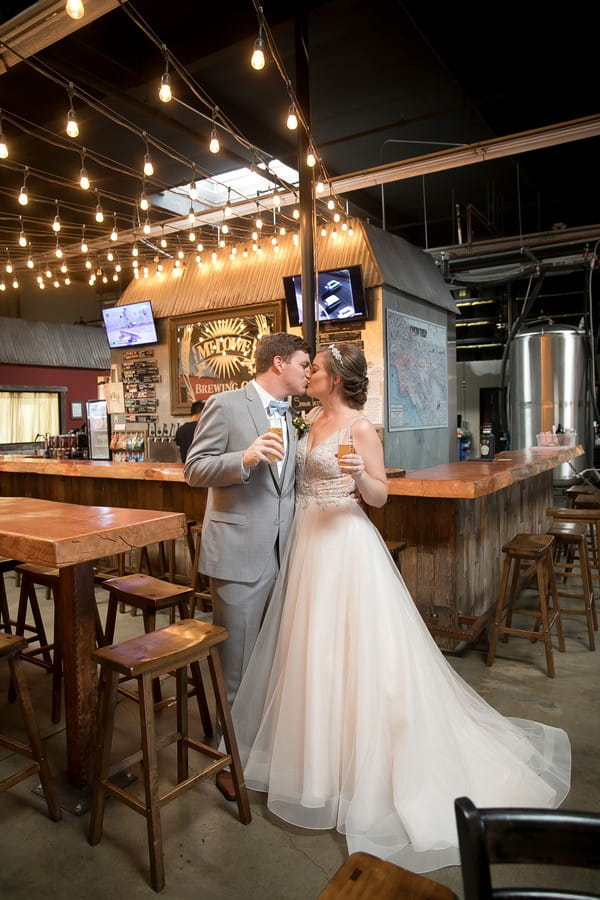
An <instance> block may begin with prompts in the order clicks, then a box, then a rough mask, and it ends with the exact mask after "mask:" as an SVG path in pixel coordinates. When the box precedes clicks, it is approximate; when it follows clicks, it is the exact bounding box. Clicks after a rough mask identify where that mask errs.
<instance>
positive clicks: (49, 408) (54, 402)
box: [0, 391, 60, 444]
mask: <svg viewBox="0 0 600 900" xmlns="http://www.w3.org/2000/svg"><path fill="white" fill-rule="evenodd" d="M59 409H60V395H59V394H57V393H56V392H51V393H48V392H42V391H0V444H18V443H29V442H30V441H34V440H35V439H36V437H37V436H38V435H43V434H46V433H48V434H59V433H60V415H59Z"/></svg>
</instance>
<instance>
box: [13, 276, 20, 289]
mask: <svg viewBox="0 0 600 900" xmlns="http://www.w3.org/2000/svg"><path fill="white" fill-rule="evenodd" d="M12 286H13V287H14V289H15V290H17V288H18V287H19V282H18V281H17V278H16V276H15V278H14V279H13V283H12Z"/></svg>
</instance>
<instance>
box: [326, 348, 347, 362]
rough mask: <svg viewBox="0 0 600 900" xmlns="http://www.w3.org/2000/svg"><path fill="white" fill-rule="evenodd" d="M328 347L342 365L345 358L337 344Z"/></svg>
mask: <svg viewBox="0 0 600 900" xmlns="http://www.w3.org/2000/svg"><path fill="white" fill-rule="evenodd" d="M327 349H328V350H331V355H332V356H333V358H334V359H336V360H337V361H338V362H339V364H340V365H342V363H343V362H344V360H343V358H342V354H341V353H340V351H339V350H338V348H337V347H336V346H335V344H330V345H329V347H328V348H327Z"/></svg>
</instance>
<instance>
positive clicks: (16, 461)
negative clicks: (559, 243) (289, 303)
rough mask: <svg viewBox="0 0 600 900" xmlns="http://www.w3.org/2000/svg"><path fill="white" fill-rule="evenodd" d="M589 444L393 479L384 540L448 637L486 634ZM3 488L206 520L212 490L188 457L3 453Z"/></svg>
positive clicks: (381, 515)
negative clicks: (193, 474)
mask: <svg viewBox="0 0 600 900" xmlns="http://www.w3.org/2000/svg"><path fill="white" fill-rule="evenodd" d="M582 453H583V450H582V448H581V447H572V448H559V447H557V448H554V449H546V448H545V449H536V448H532V449H529V450H511V451H507V452H505V453H500V454H499V455H498V456H496V458H495V459H494V460H493V461H492V462H479V461H465V462H460V463H449V464H447V465H440V466H435V467H434V468H431V469H424V470H421V471H413V472H408V473H407V475H406V477H402V478H390V480H389V491H390V495H389V498H388V501H387V503H386V505H385V506H384V507H383V508H382V509H374V510H370V511H369V514H370V516H371V518H372V520H373V522H374V523H375V525H376V526H377V527H378V529H379V530H380V532H381V534H382V535H383V537H384V538H386V539H388V540H398V541H405V542H406V544H407V547H406V549H405V550H404V552H403V554H402V562H401V564H402V574H403V576H404V579H405V581H406V584H407V587H408V589H409V590H410V592H411V594H412V596H413V598H414V600H415V603H416V604H417V606H418V608H419V610H420V612H421V614H422V616H423V618H424V619H425V621H426V622H427V623H428V625H429V626H430V628H431V629H432V631H433V633H434V634H435V635H436V637H437V639H438V640H439V642H440V645H441V646H443V647H445V648H447V649H453V648H456V647H457V645H458V644H459V643H461V642H462V641H464V640H468V641H471V640H473V639H474V638H476V637H477V635H478V634H479V632H480V631H481V630H482V629H483V627H484V626H485V622H486V614H487V613H488V612H489V610H490V608H491V607H492V605H493V603H494V601H495V596H496V591H497V590H498V585H499V581H500V569H501V563H502V545H503V544H504V543H506V541H508V540H510V538H512V537H513V536H514V535H515V534H517V533H518V532H532V533H533V532H537V533H542V532H543V531H544V530H545V528H546V527H547V519H546V509H547V507H548V506H552V470H553V469H555V468H556V467H557V466H559V465H561V464H562V463H564V462H567V461H568V460H569V459H573V458H574V457H576V456H580V455H582ZM0 494H2V495H4V496H30V497H40V498H42V499H46V500H59V501H62V502H67V503H82V504H85V505H94V506H100V505H105V506H119V507H129V508H138V509H162V510H165V511H170V512H184V513H185V514H186V516H187V517H188V519H194V520H195V521H197V522H201V521H202V517H203V515H204V508H205V500H206V491H205V490H203V489H201V488H190V487H188V485H186V483H185V480H184V477H183V465H182V464H181V463H169V464H162V463H114V462H100V461H97V462H96V461H93V460H90V461H71V460H53V459H52V460H51V459H37V458H36V459H26V458H23V457H4V458H0Z"/></svg>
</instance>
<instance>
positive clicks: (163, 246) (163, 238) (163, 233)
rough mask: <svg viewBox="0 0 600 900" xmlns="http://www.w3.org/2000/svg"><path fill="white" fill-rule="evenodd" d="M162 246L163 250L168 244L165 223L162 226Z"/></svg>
mask: <svg viewBox="0 0 600 900" xmlns="http://www.w3.org/2000/svg"><path fill="white" fill-rule="evenodd" d="M160 246H161V247H162V248H163V250H164V249H165V248H166V246H167V239H166V237H165V226H164V225H161V226H160Z"/></svg>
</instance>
